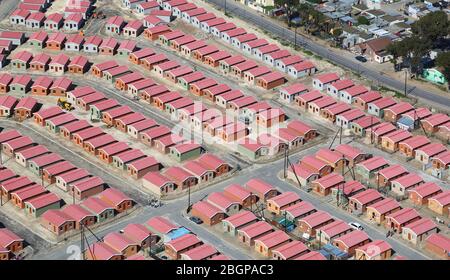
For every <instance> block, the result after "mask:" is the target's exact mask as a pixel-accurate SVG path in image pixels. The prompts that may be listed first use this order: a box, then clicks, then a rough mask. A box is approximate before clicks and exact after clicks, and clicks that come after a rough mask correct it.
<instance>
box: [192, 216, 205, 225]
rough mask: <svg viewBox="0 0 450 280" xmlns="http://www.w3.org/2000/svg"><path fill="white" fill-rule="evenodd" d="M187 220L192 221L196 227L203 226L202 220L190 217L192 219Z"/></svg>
mask: <svg viewBox="0 0 450 280" xmlns="http://www.w3.org/2000/svg"><path fill="white" fill-rule="evenodd" d="M189 220H191V221H193V222H194V223H196V224H197V225H200V224H203V221H202V219H200V218H199V217H195V216H192V217H190V218H189Z"/></svg>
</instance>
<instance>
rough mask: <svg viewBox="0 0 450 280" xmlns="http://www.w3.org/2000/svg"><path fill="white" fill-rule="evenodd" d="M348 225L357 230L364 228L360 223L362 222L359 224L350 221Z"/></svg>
mask: <svg viewBox="0 0 450 280" xmlns="http://www.w3.org/2000/svg"><path fill="white" fill-rule="evenodd" d="M348 225H349V226H350V227H351V228H353V229H356V230H363V229H364V228H363V226H362V225H360V224H358V223H356V222H350V223H348Z"/></svg>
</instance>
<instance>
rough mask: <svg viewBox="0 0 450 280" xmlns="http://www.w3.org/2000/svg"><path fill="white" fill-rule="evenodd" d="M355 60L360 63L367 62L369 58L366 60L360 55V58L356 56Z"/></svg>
mask: <svg viewBox="0 0 450 280" xmlns="http://www.w3.org/2000/svg"><path fill="white" fill-rule="evenodd" d="M355 59H356V60H358V61H360V62H363V63H364V62H367V58H365V57H364V56H362V55H358V56H355Z"/></svg>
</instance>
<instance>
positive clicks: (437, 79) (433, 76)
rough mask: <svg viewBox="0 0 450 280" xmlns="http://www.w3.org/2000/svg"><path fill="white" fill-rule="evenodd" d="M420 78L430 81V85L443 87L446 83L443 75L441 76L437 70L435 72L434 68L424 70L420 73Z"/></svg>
mask: <svg viewBox="0 0 450 280" xmlns="http://www.w3.org/2000/svg"><path fill="white" fill-rule="evenodd" d="M422 77H423V78H424V79H425V80H427V81H430V82H432V83H436V84H441V85H443V84H445V83H446V82H447V80H446V79H445V76H444V74H442V73H441V72H440V71H439V70H437V69H435V68H429V69H424V70H423V72H422Z"/></svg>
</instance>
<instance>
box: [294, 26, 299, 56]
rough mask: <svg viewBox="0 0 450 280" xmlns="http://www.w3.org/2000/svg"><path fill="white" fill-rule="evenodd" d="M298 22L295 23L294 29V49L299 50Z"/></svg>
mask: <svg viewBox="0 0 450 280" xmlns="http://www.w3.org/2000/svg"><path fill="white" fill-rule="evenodd" d="M297 27H298V26H297V24H295V29H294V49H295V50H297Z"/></svg>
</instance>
